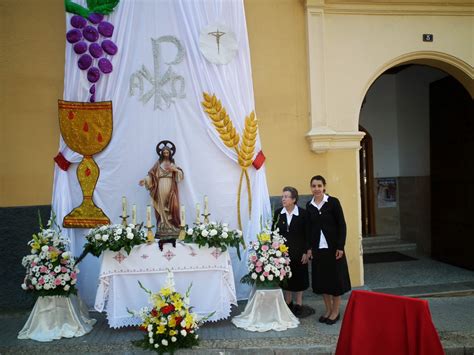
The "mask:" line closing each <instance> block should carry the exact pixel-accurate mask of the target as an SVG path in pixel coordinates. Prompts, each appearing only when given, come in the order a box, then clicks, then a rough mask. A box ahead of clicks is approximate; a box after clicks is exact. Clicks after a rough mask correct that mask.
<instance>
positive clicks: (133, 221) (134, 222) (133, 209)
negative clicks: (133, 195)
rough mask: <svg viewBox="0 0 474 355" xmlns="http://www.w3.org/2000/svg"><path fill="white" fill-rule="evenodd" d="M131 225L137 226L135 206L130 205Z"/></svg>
mask: <svg viewBox="0 0 474 355" xmlns="http://www.w3.org/2000/svg"><path fill="white" fill-rule="evenodd" d="M132 224H137V205H135V204H133V205H132Z"/></svg>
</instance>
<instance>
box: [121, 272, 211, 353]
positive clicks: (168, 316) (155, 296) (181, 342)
mask: <svg viewBox="0 0 474 355" xmlns="http://www.w3.org/2000/svg"><path fill="white" fill-rule="evenodd" d="M138 283H139V285H140V287H141V288H142V289H143V290H144V291H145V292H146V293H147V294H148V295H149V301H150V304H151V306H152V307H151V309H150V308H149V307H144V308H142V309H141V310H140V311H139V312H133V311H130V310H129V313H130V314H131V315H132V316H139V317H140V318H141V319H142V324H141V326H140V329H142V330H143V331H144V332H145V333H146V334H145V336H144V338H143V339H141V340H137V341H134V342H133V343H134V344H135V345H136V346H139V347H141V348H143V349H148V350H154V351H156V352H158V353H160V354H163V353H166V352H169V353H171V354H173V353H174V352H175V351H176V350H177V349H180V348H191V347H193V346H195V345H198V342H199V340H198V338H199V336H198V334H196V331H197V329H198V328H199V325H200V323H201V322H203V321H204V320H205V319H207V318H208V317H209V316H208V317H206V318H205V319H201V320H200V321H198V319H197V315H196V314H195V313H192V312H191V307H190V306H189V293H190V290H191V286H189V288H188V290H187V291H186V294H185V295H184V297H183V296H182V295H181V294H180V293H179V292H176V290H175V288H174V280H173V273H172V272H168V279H167V282H166V284H165V286H164V287H163V288H162V289H161V290H160V291H159V292H157V293H153V292H151V291H150V290H148V289H146V288H145V287H144V286H143V285H142V284H141V283H140V282H138ZM210 316H211V315H210Z"/></svg>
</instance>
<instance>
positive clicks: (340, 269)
mask: <svg viewBox="0 0 474 355" xmlns="http://www.w3.org/2000/svg"><path fill="white" fill-rule="evenodd" d="M311 281H312V286H313V292H314V293H317V294H327V295H332V296H341V295H343V294H344V293H346V292H348V291H350V289H351V280H350V278H349V269H348V267H347V260H346V255H345V253H344V255H343V257H342V258H341V259H339V260H336V251H335V250H330V249H317V250H314V249H313V261H312V263H311Z"/></svg>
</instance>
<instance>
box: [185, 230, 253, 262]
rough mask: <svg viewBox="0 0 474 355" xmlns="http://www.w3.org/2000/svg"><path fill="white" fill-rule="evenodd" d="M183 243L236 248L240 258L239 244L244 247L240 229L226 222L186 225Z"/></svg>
mask: <svg viewBox="0 0 474 355" xmlns="http://www.w3.org/2000/svg"><path fill="white" fill-rule="evenodd" d="M184 242H185V243H195V244H197V245H199V247H204V246H207V247H214V248H219V249H220V250H222V251H226V250H227V248H228V247H234V248H236V249H237V255H238V257H239V259H240V249H239V247H240V245H242V246H244V247H245V242H244V238H243V236H242V231H240V230H238V229H235V230H233V229H230V228H229V226H228V224H227V223H216V222H210V223H207V224H204V223H202V224H195V225H194V227H188V228H187V230H186V236H185V237H184Z"/></svg>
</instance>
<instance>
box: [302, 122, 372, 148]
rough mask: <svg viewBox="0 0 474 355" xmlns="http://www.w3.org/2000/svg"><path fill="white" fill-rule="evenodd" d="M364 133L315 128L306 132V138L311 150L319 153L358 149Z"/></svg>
mask: <svg viewBox="0 0 474 355" xmlns="http://www.w3.org/2000/svg"><path fill="white" fill-rule="evenodd" d="M364 135H365V133H364V132H336V131H333V130H331V129H329V128H317V129H313V130H311V131H310V132H308V133H307V134H306V139H307V141H308V143H309V145H310V148H311V150H312V151H313V152H315V153H318V154H320V153H325V152H327V151H329V150H341V149H345V150H347V149H355V150H359V149H360V141H361V139H362V138H363V137H364Z"/></svg>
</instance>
